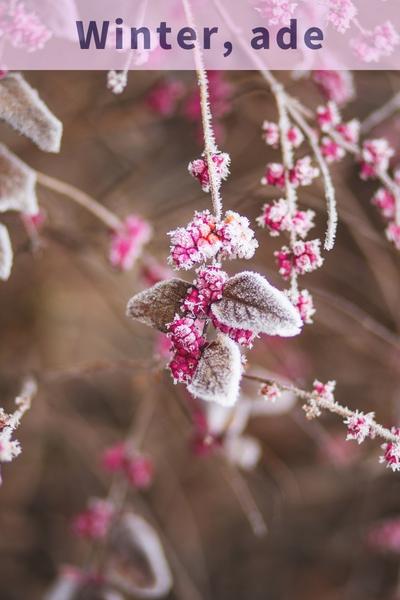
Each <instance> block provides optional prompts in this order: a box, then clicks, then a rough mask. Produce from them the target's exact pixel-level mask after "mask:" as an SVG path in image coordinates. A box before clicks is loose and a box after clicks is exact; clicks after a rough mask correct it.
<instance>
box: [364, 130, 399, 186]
mask: <svg viewBox="0 0 400 600" xmlns="http://www.w3.org/2000/svg"><path fill="white" fill-rule="evenodd" d="M393 155H394V150H393V148H391V147H390V145H389V143H388V141H387V140H386V139H385V138H379V139H374V140H365V142H364V143H363V145H362V148H361V172H360V177H361V179H364V180H366V179H370V178H371V177H377V175H379V173H382V172H385V171H387V170H388V168H389V162H390V159H391V158H392V156H393Z"/></svg>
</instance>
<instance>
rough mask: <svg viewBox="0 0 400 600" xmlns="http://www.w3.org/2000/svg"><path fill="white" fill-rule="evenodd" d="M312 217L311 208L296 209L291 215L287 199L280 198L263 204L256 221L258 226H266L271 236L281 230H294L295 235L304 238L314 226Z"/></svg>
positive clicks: (313, 213) (276, 234) (313, 215)
mask: <svg viewBox="0 0 400 600" xmlns="http://www.w3.org/2000/svg"><path fill="white" fill-rule="evenodd" d="M314 217H315V212H314V211H313V210H305V211H304V210H296V212H295V214H294V216H293V217H292V216H291V215H290V207H289V203H288V201H287V200H285V199H284V198H280V199H279V200H274V201H273V202H272V203H270V204H264V206H263V212H262V214H261V216H260V217H258V218H257V223H258V224H259V225H260V227H266V228H267V229H268V231H269V233H270V235H271V236H272V237H275V236H278V235H279V234H280V233H281V232H282V231H287V232H293V231H294V232H295V233H296V235H298V236H300V237H301V238H305V237H306V236H307V235H308V233H309V231H310V229H312V227H313V226H314Z"/></svg>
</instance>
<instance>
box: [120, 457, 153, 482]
mask: <svg viewBox="0 0 400 600" xmlns="http://www.w3.org/2000/svg"><path fill="white" fill-rule="evenodd" d="M124 472H125V476H126V478H127V480H128V481H129V483H130V484H131V485H133V486H134V487H135V488H136V489H138V490H144V489H147V488H148V487H150V485H151V483H152V482H153V476H154V465H153V461H152V460H151V459H150V458H149V457H148V456H143V455H136V456H133V457H131V459H130V460H128V461H127V463H126V466H125V470H124Z"/></svg>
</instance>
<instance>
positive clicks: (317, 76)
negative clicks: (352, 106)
mask: <svg viewBox="0 0 400 600" xmlns="http://www.w3.org/2000/svg"><path fill="white" fill-rule="evenodd" d="M312 77H313V79H314V81H315V83H316V84H317V85H318V87H319V89H320V91H321V92H322V94H324V96H325V97H326V98H327V100H332V101H333V102H336V104H337V105H338V106H343V105H344V104H346V103H347V102H349V101H350V100H352V99H353V98H354V82H353V77H352V74H351V72H350V71H313V72H312Z"/></svg>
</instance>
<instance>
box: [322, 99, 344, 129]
mask: <svg viewBox="0 0 400 600" xmlns="http://www.w3.org/2000/svg"><path fill="white" fill-rule="evenodd" d="M316 119H317V123H318V125H319V128H320V129H321V131H324V132H329V131H330V130H332V129H334V128H335V127H336V126H337V125H339V123H340V122H341V117H340V113H339V109H338V107H337V105H336V104H335V103H334V102H332V101H330V102H328V104H326V105H325V106H318V108H317V114H316Z"/></svg>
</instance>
